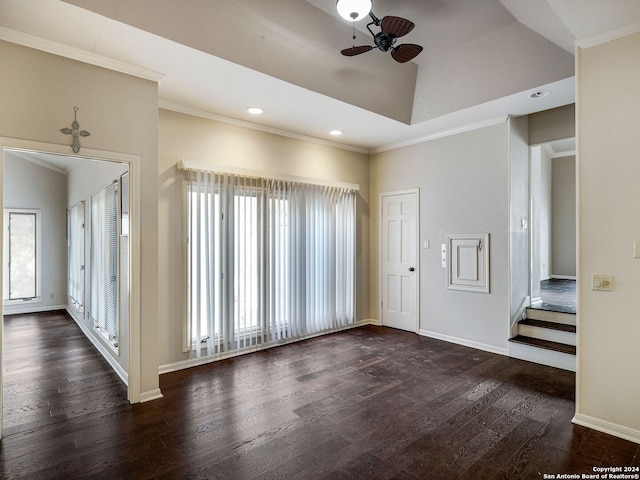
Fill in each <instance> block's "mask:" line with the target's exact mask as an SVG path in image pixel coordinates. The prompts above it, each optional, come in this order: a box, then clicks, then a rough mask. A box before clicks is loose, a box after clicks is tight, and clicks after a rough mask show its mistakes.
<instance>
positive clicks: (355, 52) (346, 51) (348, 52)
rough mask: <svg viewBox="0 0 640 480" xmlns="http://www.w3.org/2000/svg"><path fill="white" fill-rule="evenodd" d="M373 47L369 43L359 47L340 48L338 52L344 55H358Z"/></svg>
mask: <svg viewBox="0 0 640 480" xmlns="http://www.w3.org/2000/svg"><path fill="white" fill-rule="evenodd" d="M371 49H373V47H372V46H371V45H360V46H359V47H349V48H345V49H344V50H342V51H341V52H340V53H341V54H342V55H344V56H346V57H353V56H354V55H360V54H361V53H366V52H368V51H369V50H371Z"/></svg>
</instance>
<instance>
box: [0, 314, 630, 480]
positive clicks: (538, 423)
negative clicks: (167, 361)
mask: <svg viewBox="0 0 640 480" xmlns="http://www.w3.org/2000/svg"><path fill="white" fill-rule="evenodd" d="M4 324H5V340H4V344H5V351H4V365H3V366H4V372H5V377H4V382H5V390H4V395H5V412H4V425H5V430H4V434H5V436H4V439H3V440H2V444H1V446H0V477H1V478H3V479H13V478H28V479H45V478H55V479H62V478H64V479H69V478H91V479H118V478H127V479H136V480H138V479H145V478H167V479H182V478H185V479H186V478H189V479H208V478H220V479H367V480H368V479H414V480H415V479H456V478H461V479H529V478H531V479H533V478H536V479H538V478H543V474H544V473H549V474H557V473H593V467H595V466H601V465H603V466H631V465H636V466H638V465H640V458H639V455H638V454H639V452H638V447H639V446H638V445H637V444H634V443H631V442H627V441H623V440H620V439H617V438H614V437H611V436H609V435H605V434H602V433H598V432H596V431H592V430H589V429H586V428H584V427H580V426H574V425H572V424H571V418H572V416H573V412H574V389H575V379H574V375H573V374H572V373H569V372H566V371H562V370H557V369H553V368H549V367H543V366H539V365H535V364H530V363H526V362H523V361H520V360H515V359H511V358H507V357H503V356H499V355H493V354H490V353H486V352H482V351H478V350H474V349H470V348H466V347H461V346H457V345H453V344H448V343H445V342H441V341H437V340H432V339H428V338H425V337H420V336H417V335H415V334H411V333H406V332H401V331H397V330H392V329H387V328H380V327H364V328H359V329H355V330H351V331H347V332H343V333H338V334H333V335H328V336H324V337H319V338H316V339H312V340H308V341H304V342H300V343H297V344H293V345H288V346H283V347H279V348H275V349H271V350H268V351H265V352H260V353H256V354H251V355H246V356H244V357H238V358H235V359H230V360H226V361H223V362H218V363H216V364H212V365H209V366H204V367H198V368H194V369H190V370H183V371H180V372H176V373H171V374H166V375H162V376H161V388H162V393H163V394H164V398H163V399H161V400H156V401H153V402H149V403H146V404H138V405H133V406H130V405H128V404H127V402H126V398H125V397H126V391H125V388H124V386H123V385H122V384H121V383H120V382H119V380H118V379H117V377H116V376H115V375H114V374H113V373H112V372H111V371H110V370H109V367H108V366H107V364H106V363H105V362H104V360H102V359H101V357H100V356H99V355H98V354H97V353H96V352H95V351H94V350H93V349H92V347H91V345H90V344H89V343H88V341H87V340H86V339H85V338H84V337H83V336H82V334H81V333H80V331H79V330H78V329H77V327H75V325H74V324H73V322H72V321H71V320H70V319H69V317H67V316H66V314H64V313H53V314H38V315H26V316H11V317H6V318H5V320H4Z"/></svg>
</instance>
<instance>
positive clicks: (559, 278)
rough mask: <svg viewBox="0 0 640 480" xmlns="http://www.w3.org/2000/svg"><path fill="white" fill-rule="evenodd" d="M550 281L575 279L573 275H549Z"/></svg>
mask: <svg viewBox="0 0 640 480" xmlns="http://www.w3.org/2000/svg"><path fill="white" fill-rule="evenodd" d="M551 278H552V279H558V280H576V279H577V277H576V276H575V275H551Z"/></svg>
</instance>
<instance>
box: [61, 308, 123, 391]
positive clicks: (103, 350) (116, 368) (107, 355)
mask: <svg viewBox="0 0 640 480" xmlns="http://www.w3.org/2000/svg"><path fill="white" fill-rule="evenodd" d="M63 309H64V310H66V311H67V313H68V314H69V315H70V316H71V318H73V321H74V322H76V325H78V327H80V330H82V333H84V336H85V337H87V338H88V339H89V341H90V342H91V343H92V344H93V346H94V347H96V349H97V350H98V351H99V352H100V354H101V355H102V356H103V357H104V359H105V360H106V361H107V363H108V364H109V365H111V368H112V369H113V371H114V372H116V374H117V375H118V376H119V377H120V380H122V381H123V382H124V384H125V385H127V386H129V375H128V374H127V372H126V371H125V370H124V368H122V366H121V365H120V364H119V363H118V362H117V361H116V359H115V358H113V356H112V354H111V352H110V351H109V350H108V349H107V347H105V346H104V345H103V344H102V343H101V342H100V341H99V340H98V339H97V338H96V337H95V335H94V334H93V332H92V331H91V329H89V328H88V327H87V326H86V325H85V323H84V322H83V321H82V319H81V318H79V317H78V315H77V312H76V311H75V310H73V309H72V308H69V307H67V306H65V307H63Z"/></svg>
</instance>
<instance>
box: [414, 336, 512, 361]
mask: <svg viewBox="0 0 640 480" xmlns="http://www.w3.org/2000/svg"><path fill="white" fill-rule="evenodd" d="M418 334H419V335H422V336H423V337H429V338H435V339H436V340H444V341H445V342H449V343H455V344H457V345H463V346H465V347H471V348H475V349H478V350H483V351H485V352H490V353H497V354H498V355H505V356H508V355H509V349H508V348H501V347H496V346H495V345H487V344H485V343H479V342H474V341H473V340H468V339H466V338H458V337H452V336H449V335H444V334H442V333H436V332H430V331H428V330H420V331H419V332H418Z"/></svg>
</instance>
